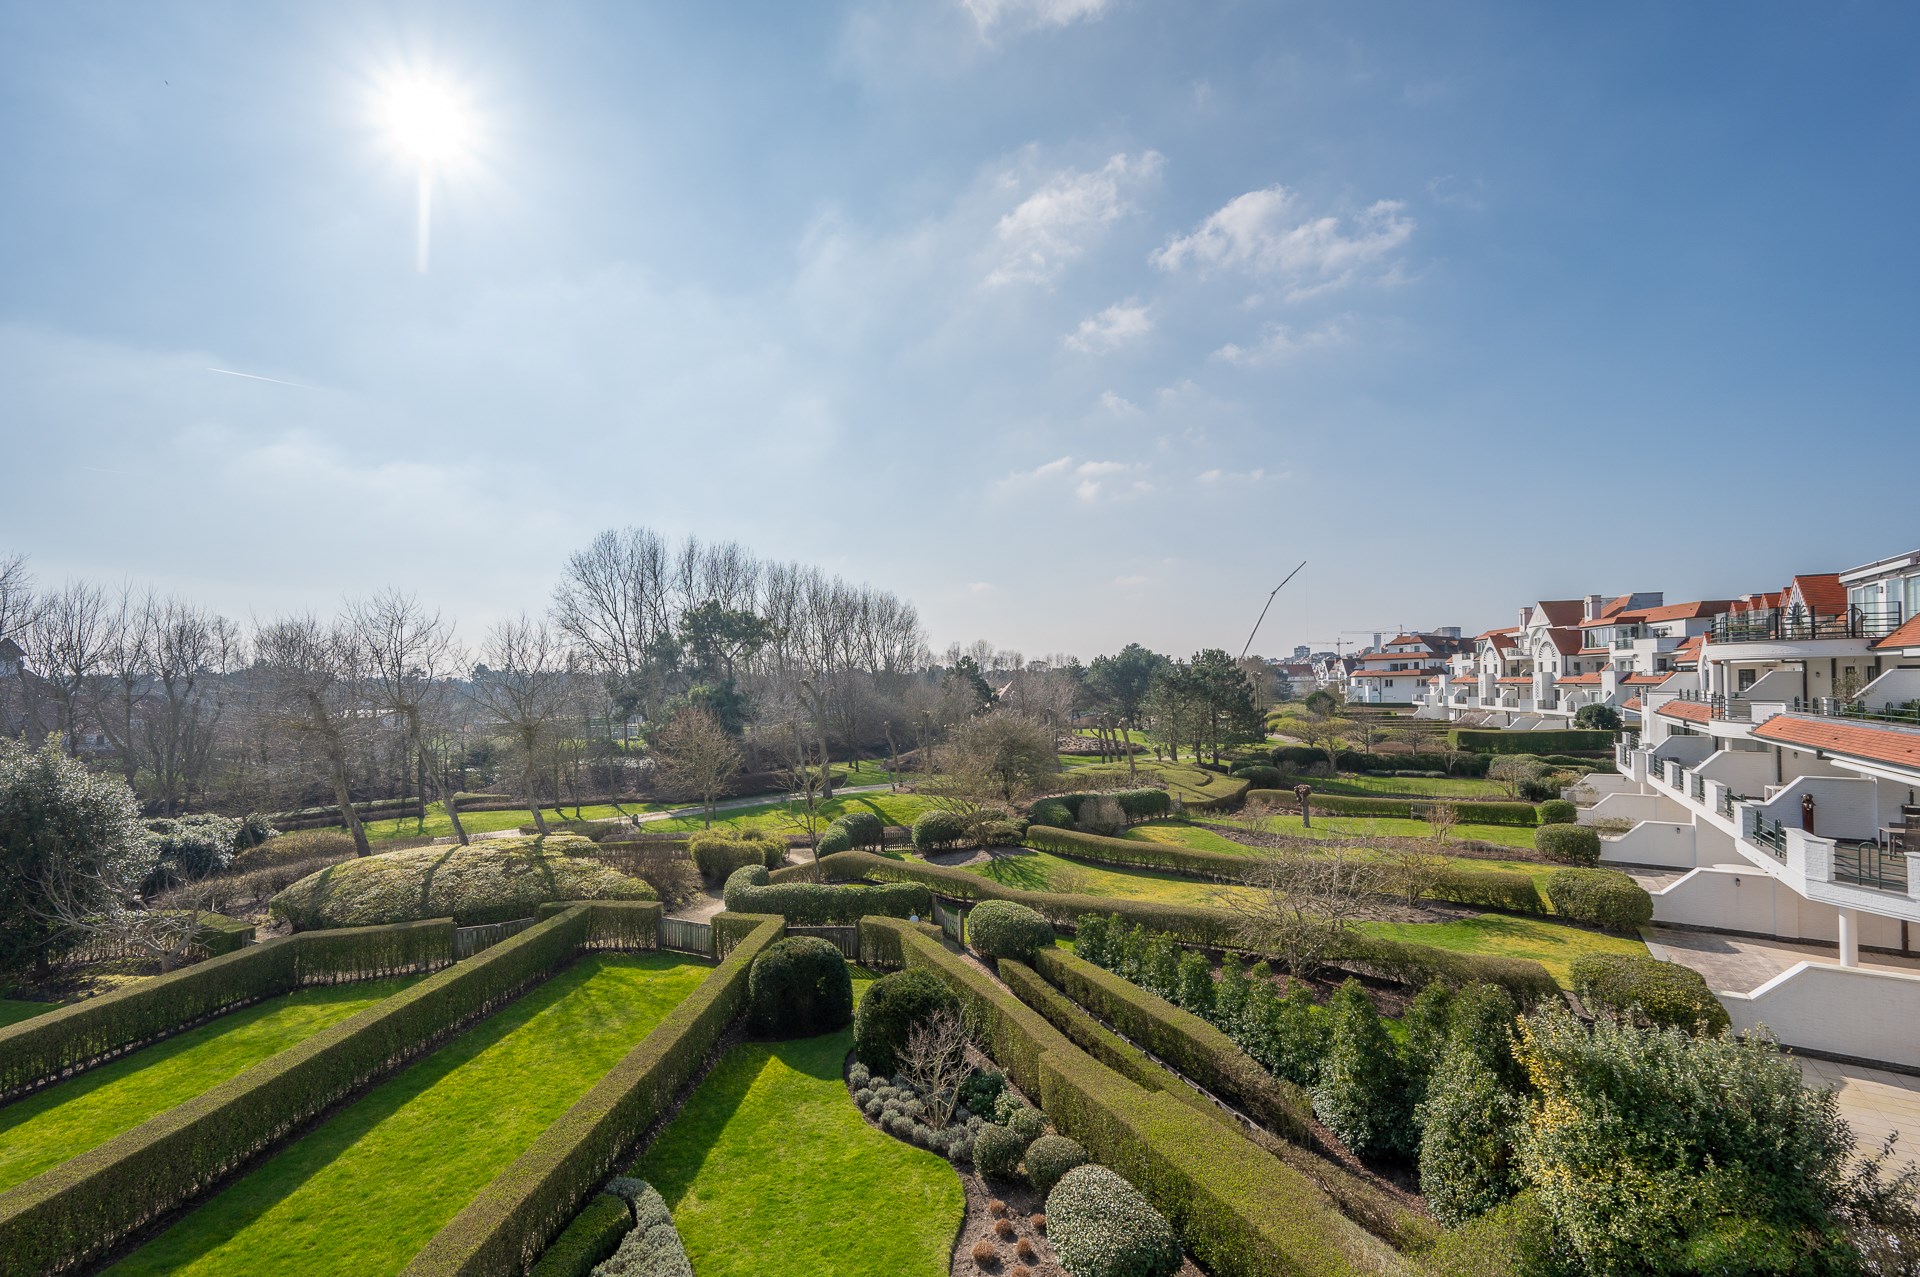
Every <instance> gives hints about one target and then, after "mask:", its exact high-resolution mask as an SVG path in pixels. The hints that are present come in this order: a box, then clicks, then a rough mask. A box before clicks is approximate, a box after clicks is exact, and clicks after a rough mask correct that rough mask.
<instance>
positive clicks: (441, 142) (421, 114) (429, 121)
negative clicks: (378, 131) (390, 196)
mask: <svg viewBox="0 0 1920 1277" xmlns="http://www.w3.org/2000/svg"><path fill="white" fill-rule="evenodd" d="M380 123H381V126H382V128H384V129H385V131H386V135H387V139H388V141H389V142H391V143H392V144H393V146H394V149H395V150H397V151H399V152H400V153H401V154H402V155H403V156H405V157H406V158H407V159H409V160H411V161H413V162H414V163H415V164H418V165H419V166H420V167H421V168H423V169H430V170H444V169H446V168H448V167H450V166H452V165H455V164H458V163H460V162H461V161H463V160H465V159H467V158H469V157H470V155H471V154H472V150H473V144H474V133H475V128H474V117H473V110H472V108H471V106H470V105H469V104H468V103H467V101H466V100H465V99H464V98H463V97H462V96H461V94H460V93H459V92H458V91H456V90H455V89H454V88H453V86H452V85H450V84H448V83H446V82H445V81H443V80H438V79H433V78H430V77H426V76H408V77H407V78H405V79H399V80H395V81H394V82H392V83H391V84H389V85H387V86H386V87H385V88H384V89H383V90H382V91H381V94H380Z"/></svg>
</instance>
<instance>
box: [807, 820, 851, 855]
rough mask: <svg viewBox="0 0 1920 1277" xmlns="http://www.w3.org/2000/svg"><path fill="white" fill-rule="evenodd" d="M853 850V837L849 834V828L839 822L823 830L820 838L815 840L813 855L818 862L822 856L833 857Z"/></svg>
mask: <svg viewBox="0 0 1920 1277" xmlns="http://www.w3.org/2000/svg"><path fill="white" fill-rule="evenodd" d="M852 850H853V835H852V834H850V833H848V832H847V827H846V826H845V825H843V824H841V823H839V822H838V821H835V822H834V823H833V824H831V825H828V826H827V827H826V828H825V829H823V830H821V831H820V836H819V837H818V838H815V839H814V840H813V855H814V858H815V859H816V860H817V859H819V858H820V857H821V856H832V855H837V854H839V853H840V852H843V851H852Z"/></svg>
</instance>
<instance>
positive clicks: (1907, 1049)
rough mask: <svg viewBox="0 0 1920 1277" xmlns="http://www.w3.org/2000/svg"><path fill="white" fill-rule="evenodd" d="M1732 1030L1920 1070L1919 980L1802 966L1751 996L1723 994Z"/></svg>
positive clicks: (1812, 964) (1889, 973) (1856, 969)
mask: <svg viewBox="0 0 1920 1277" xmlns="http://www.w3.org/2000/svg"><path fill="white" fill-rule="evenodd" d="M1718 996H1719V998H1720V1002H1721V1005H1723V1006H1725V1007H1726V1008H1727V1014H1728V1015H1729V1016H1730V1017H1732V1019H1733V1027H1734V1028H1736V1029H1742V1030H1745V1029H1753V1028H1757V1027H1759V1026H1761V1025H1763V1024H1764V1025H1765V1026H1766V1027H1767V1028H1768V1029H1770V1030H1772V1032H1773V1035H1774V1036H1775V1037H1777V1038H1778V1039H1779V1040H1780V1041H1781V1042H1783V1043H1785V1044H1786V1045H1787V1046H1792V1047H1799V1048H1801V1049H1802V1050H1807V1051H1821V1052H1825V1053H1826V1054H1828V1055H1843V1056H1847V1057H1849V1058H1852V1059H1857V1060H1878V1061H1880V1062H1882V1063H1886V1064H1896V1065H1900V1066H1902V1067H1904V1068H1920V1033H1916V1032H1914V1028H1913V1026H1914V1025H1915V1024H1920V975H1906V974H1902V973H1899V972H1892V971H1873V970H1866V969H1863V968H1860V967H1850V968H1849V967H1837V966H1830V965H1827V964H1825V963H1818V962H1802V963H1799V964H1797V965H1796V966H1794V967H1792V968H1790V969H1788V970H1786V971H1783V972H1781V973H1780V974H1779V975H1777V976H1775V977H1774V978H1773V979H1771V980H1769V981H1767V982H1766V983H1765V984H1763V985H1761V986H1760V987H1759V988H1758V989H1755V990H1753V991H1752V992H1750V993H1720V994H1719V995H1718Z"/></svg>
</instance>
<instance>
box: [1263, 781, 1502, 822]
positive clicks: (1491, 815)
mask: <svg viewBox="0 0 1920 1277" xmlns="http://www.w3.org/2000/svg"><path fill="white" fill-rule="evenodd" d="M1308 783H1309V784H1311V783H1312V782H1311V781H1309V782H1308ZM1247 801H1248V802H1260V803H1269V804H1271V805H1273V806H1275V807H1285V808H1287V809H1289V810H1291V811H1298V810H1299V809H1300V801H1299V799H1297V798H1296V797H1295V796H1294V793H1293V791H1292V790H1291V789H1255V790H1251V791H1249V793H1248V794H1247ZM1307 804H1308V806H1310V807H1311V808H1312V809H1313V810H1314V811H1316V812H1319V813H1321V814H1322V815H1327V816H1374V817H1378V818H1379V819H1381V820H1388V819H1399V820H1425V819H1426V818H1427V812H1428V810H1429V809H1430V808H1433V807H1451V808H1453V814H1454V815H1455V816H1456V817H1458V818H1459V819H1460V820H1461V821H1463V822H1465V823H1467V824H1470V825H1515V826H1519V827H1522V828H1530V827H1531V826H1532V825H1533V824H1534V822H1535V819H1536V816H1537V813H1536V810H1535V808H1534V805H1533V804H1532V803H1480V802H1465V801H1456V800H1454V799H1451V798H1362V797H1357V796H1355V795H1352V794H1322V793H1315V794H1313V795H1311V796H1310V797H1309V798H1308V799H1307Z"/></svg>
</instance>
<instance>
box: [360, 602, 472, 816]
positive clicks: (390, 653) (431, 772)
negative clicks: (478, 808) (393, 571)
mask: <svg viewBox="0 0 1920 1277" xmlns="http://www.w3.org/2000/svg"><path fill="white" fill-rule="evenodd" d="M348 616H349V618H350V621H351V624H352V625H353V628H354V632H355V635H356V639H357V642H358V643H359V645H360V648H361V650H362V651H364V652H365V653H366V654H367V682H368V693H369V698H370V699H371V700H372V702H373V703H374V704H375V705H377V706H378V707H379V708H380V709H381V710H383V711H384V712H386V713H388V714H391V715H393V716H394V718H396V719H397V720H398V721H399V723H400V728H401V731H402V732H403V733H404V735H405V744H406V750H407V756H408V757H409V758H410V759H411V760H412V762H413V768H414V774H415V777H416V780H417V784H418V792H417V802H418V806H417V809H416V810H417V811H418V814H419V818H420V819H421V820H425V819H426V815H427V787H428V784H429V781H431V783H432V784H433V786H434V788H435V789H437V790H438V792H439V794H440V801H441V804H442V805H443V806H444V807H445V808H446V810H447V819H448V821H450V822H451V823H452V825H453V833H454V837H455V838H457V839H459V841H460V843H461V844H462V845H463V846H464V845H465V844H466V842H467V831H466V827H465V826H463V825H462V824H461V823H460V810H459V804H458V802H457V801H456V800H455V798H454V795H453V791H452V789H451V787H450V786H448V785H447V783H446V777H445V776H444V775H443V774H442V773H441V771H440V768H439V767H437V766H434V765H432V763H431V761H430V760H429V758H428V754H427V748H426V734H427V732H426V729H427V724H428V720H429V719H430V718H432V717H433V716H434V715H435V714H436V712H437V711H439V710H442V709H443V708H444V707H445V704H446V691H447V684H446V681H445V680H446V678H447V675H448V674H449V673H451V672H452V667H453V665H454V664H455V662H456V660H457V659H458V654H457V651H456V649H455V647H454V644H453V627H452V626H450V625H448V624H447V623H445V622H444V621H442V620H441V619H440V614H439V613H438V612H434V613H431V614H429V613H428V612H427V610H426V609H425V608H423V607H421V606H420V603H419V601H418V600H416V599H415V598H414V597H413V596H412V595H410V594H402V593H400V592H399V591H398V590H387V591H385V592H383V593H380V594H376V595H374V596H373V597H372V598H371V599H367V600H365V601H364V602H360V603H356V604H353V605H352V606H351V607H350V608H349V609H348Z"/></svg>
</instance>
